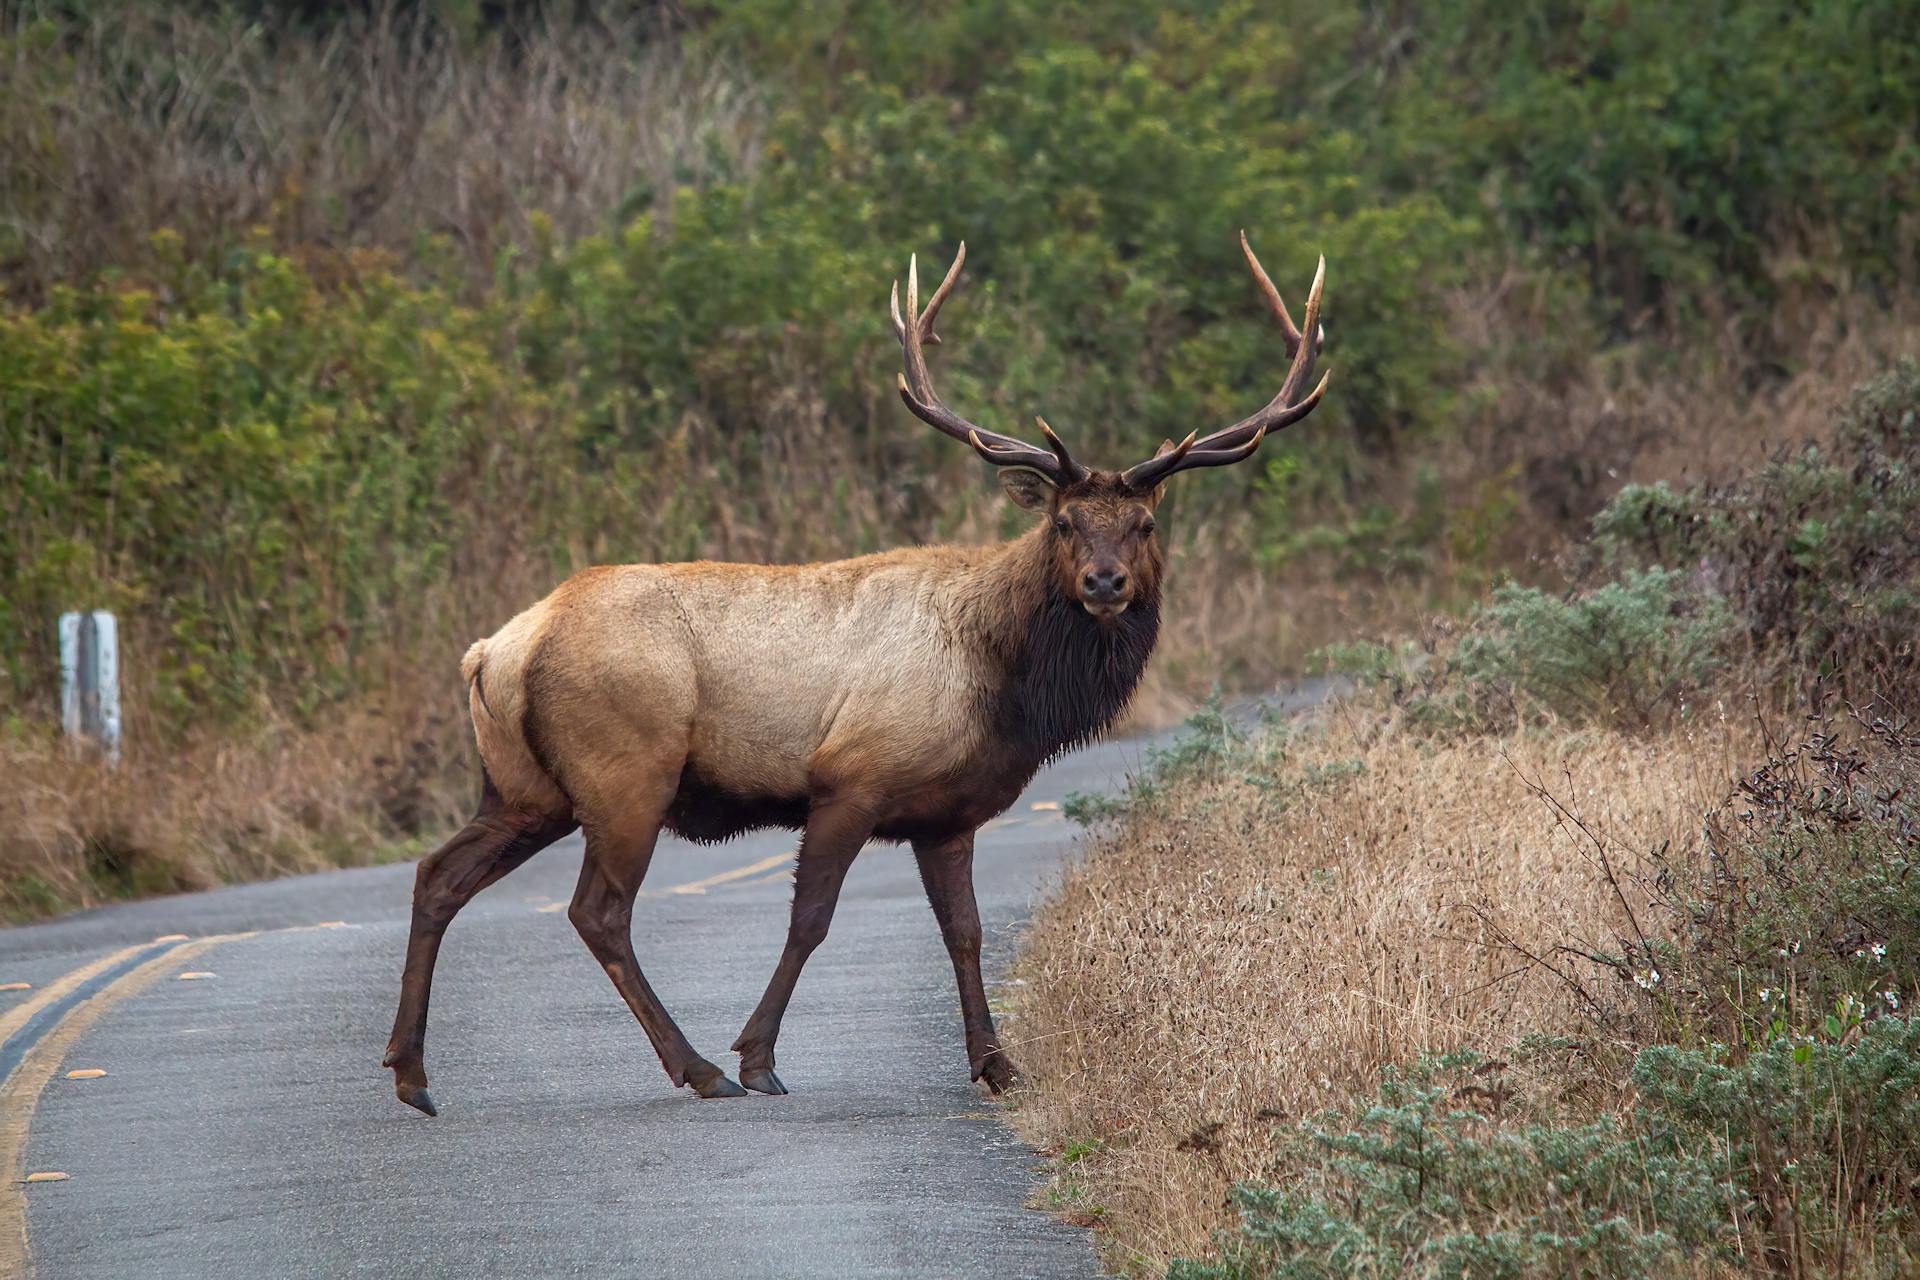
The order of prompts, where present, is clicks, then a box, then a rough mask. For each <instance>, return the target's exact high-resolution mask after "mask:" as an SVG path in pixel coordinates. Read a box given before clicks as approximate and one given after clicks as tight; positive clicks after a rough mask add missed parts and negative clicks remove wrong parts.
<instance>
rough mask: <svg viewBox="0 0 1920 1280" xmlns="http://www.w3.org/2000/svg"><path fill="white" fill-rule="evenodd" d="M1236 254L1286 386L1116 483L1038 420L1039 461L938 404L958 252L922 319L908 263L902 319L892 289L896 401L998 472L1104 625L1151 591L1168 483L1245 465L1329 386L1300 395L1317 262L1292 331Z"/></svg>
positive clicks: (1312, 335) (1313, 334) (1311, 347)
mask: <svg viewBox="0 0 1920 1280" xmlns="http://www.w3.org/2000/svg"><path fill="white" fill-rule="evenodd" d="M1240 249H1241V252H1242V253H1244V254H1246V258H1247V267H1248V268H1249V269H1250V270H1251V271H1252V272H1253V278H1254V281H1255V283H1256V284H1258V285H1259V287H1260V293H1261V296H1262V297H1263V298H1265V299H1266V302H1267V306H1268V308H1269V309H1270V310H1271V311H1272V312H1273V315H1274V319H1275V320H1276V321H1278V322H1279V325H1280V331H1281V334H1282V336H1283V337H1284V338H1285V339H1286V343H1287V354H1288V355H1289V356H1290V357H1292V361H1293V363H1292V365H1291V366H1290V367H1289V368H1288V370H1287V377H1286V381H1285V382H1283V383H1282V384H1281V385H1280V391H1279V393H1278V394H1277V395H1275V396H1274V397H1273V399H1271V400H1269V401H1268V402H1267V404H1266V407H1265V408H1263V409H1261V410H1259V411H1258V412H1257V413H1255V414H1253V415H1252V416H1250V417H1247V418H1242V419H1241V420H1240V421H1239V422H1236V423H1234V424H1233V425H1232V426H1230V427H1227V428H1225V429H1224V430H1220V431H1216V432H1214V433H1213V434H1212V435H1209V436H1207V437H1205V438H1204V439H1199V438H1196V437H1198V434H1199V433H1198V432H1189V433H1188V435H1187V438H1186V439H1184V440H1182V441H1181V442H1180V443H1178V444H1175V443H1173V442H1172V441H1165V442H1163V443H1162V444H1161V446H1160V448H1159V449H1158V451H1156V452H1155V453H1154V455H1153V456H1152V457H1151V458H1148V459H1147V460H1146V461H1145V462H1140V463H1136V464H1134V465H1133V466H1131V467H1128V468H1127V469H1126V470H1124V471H1101V470H1097V469H1091V468H1088V467H1084V466H1082V465H1080V464H1079V463H1077V462H1075V461H1074V460H1073V457H1072V455H1071V454H1069V453H1068V452H1067V446H1066V445H1065V444H1064V443H1062V442H1061V440H1060V437H1059V436H1058V435H1055V434H1054V431H1053V428H1051V427H1049V426H1048V425H1047V423H1046V420H1045V419H1044V418H1035V419H1034V422H1035V423H1036V424H1038V426H1039V428H1040V434H1041V435H1042V436H1044V437H1045V439H1046V442H1047V447H1046V448H1044V449H1042V448H1038V447H1037V446H1034V445H1031V444H1028V443H1026V442H1025V441H1023V440H1017V439H1015V438H1014V437H1012V436H1003V435H1001V434H999V433H998V432H994V431H988V430H986V429H985V428H983V427H977V426H975V425H973V424H972V423H971V422H968V421H967V420H966V419H964V418H962V417H960V416H959V415H958V414H956V413H954V412H953V411H952V410H951V409H949V408H947V406H946V405H944V404H942V403H941V401H940V397H939V396H938V395H936V394H935V392H934V389H933V379H932V376H931V375H930V374H929V373H928V372H927V357H926V353H925V352H924V351H922V350H921V348H922V347H923V346H937V345H939V342H940V339H939V337H938V336H937V335H935V333H934V331H933V323H934V320H935V319H936V318H937V317H938V315H939V314H940V306H941V304H942V303H944V302H945V301H946V300H947V295H948V294H949V293H951V292H952V291H953V286H954V283H955V282H956V281H957V280H958V279H959V278H960V268H961V265H962V264H963V263H965V262H966V260H967V246H966V244H965V243H962V244H961V245H960V251H959V252H958V253H957V254H955V255H954V259H953V265H952V266H951V267H949V268H948V269H947V276H946V279H944V280H942V281H941V282H940V287H939V288H938V289H936V290H934V293H933V297H932V298H931V299H929V300H928V302H927V305H926V307H925V308H924V309H922V308H921V306H920V276H919V269H918V264H917V262H916V261H915V260H914V259H909V260H908V263H907V310H906V315H905V316H904V317H903V316H902V315H901V312H900V282H899V281H897V280H896V281H894V285H893V327H894V330H895V331H896V332H897V333H898V334H899V335H900V350H901V353H902V355H903V356H904V358H905V362H906V369H905V371H904V372H903V373H902V374H901V375H900V379H899V382H900V398H901V399H902V400H904V401H906V404H907V408H909V409H911V410H913V412H914V414H915V415H916V416H918V417H919V418H920V419H922V420H923V421H925V422H927V423H929V424H930V425H932V426H933V427H935V428H937V429H938V430H940V431H942V432H945V433H946V434H947V435H950V436H952V437H953V438H954V439H956V440H964V441H966V442H967V443H968V444H969V445H972V446H973V449H974V452H976V453H978V454H979V455H980V456H981V457H983V458H985V459H986V460H987V461H988V462H990V463H992V464H993V465H994V466H996V467H1002V468H1005V470H1003V471H1002V472H1001V484H1002V485H1003V487H1004V488H1005V489H1006V492H1007V496H1008V497H1010V498H1012V499H1013V501H1014V502H1015V503H1017V504H1018V505H1020V506H1022V507H1025V508H1026V509H1027V510H1029V511H1036V512H1041V513H1044V514H1045V516H1046V518H1047V521H1048V524H1049V525H1050V527H1051V529H1052V535H1051V536H1052V538H1053V541H1054V562H1055V565H1056V569H1057V573H1058V575H1059V577H1058V583H1059V587H1060V590H1061V591H1062V592H1063V593H1064V594H1066V595H1067V596H1069V597H1075V598H1078V599H1079V601H1080V603H1081V604H1082V605H1083V606H1085V608H1086V610H1087V612H1089V613H1091V614H1092V615H1093V616H1094V617H1096V618H1099V619H1101V620H1103V621H1110V620H1112V619H1113V618H1117V617H1118V616H1119V615H1120V614H1122V613H1124V612H1125V611H1126V609H1127V606H1128V605H1129V604H1131V603H1132V602H1133V600H1134V598H1135V596H1136V594H1138V593H1141V592H1144V591H1150V590H1156V589H1157V587H1158V583H1159V575H1160V565H1161V560H1160V545H1159V540H1158V539H1157V538H1156V537H1155V533H1154V519H1153V512H1154V508H1155V507H1156V506H1158V505H1159V503H1160V498H1161V496H1162V494H1163V493H1165V491H1166V480H1167V477H1169V476H1171V475H1173V474H1174V473H1175V472H1176V471H1186V470H1189V469H1191V468H1194V467H1223V466H1226V465H1228V464H1229V463H1234V462H1239V461H1240V460H1242V459H1243V458H1250V457H1252V456H1253V454H1254V452H1255V451H1256V450H1258V449H1259V448H1260V442H1261V441H1262V440H1264V439H1265V438H1266V437H1267V436H1268V435H1269V434H1270V433H1272V432H1275V431H1279V430H1281V429H1283V428H1285V427H1290V426H1292V425H1293V424H1294V423H1296V422H1298V421H1299V420H1300V419H1302V418H1304V417H1306V416H1307V415H1308V414H1309V413H1311V412H1313V407H1314V406H1315V405H1317V404H1319V403H1320V397H1321V396H1322V395H1323V394H1325V392H1326V389H1327V377H1326V376H1323V377H1322V378H1321V379H1320V381H1319V383H1318V384H1317V385H1316V386H1315V387H1314V388H1313V390H1312V391H1311V392H1307V391H1306V387H1307V380H1308V379H1309V378H1310V377H1312V376H1313V363H1314V359H1315V357H1316V356H1318V355H1319V353H1320V343H1321V340H1322V337H1323V336H1324V335H1323V332H1322V330H1321V327H1320V288H1321V285H1322V284H1323V283H1324V282H1325V280H1326V275H1327V260H1326V259H1325V258H1322V259H1320V266H1319V269H1318V270H1317V271H1315V272H1314V276H1313V288H1312V289H1311V290H1310V291H1309V292H1308V294H1307V309H1306V315H1305V320H1306V324H1305V325H1304V327H1303V328H1295V327H1294V323H1293V317H1292V316H1291V315H1289V314H1288V313H1287V304H1286V303H1284V302H1282V301H1281V300H1280V291H1279V290H1278V289H1276V288H1274V287H1273V281H1272V280H1271V279H1269V278H1268V276H1267V273H1266V270H1265V269H1264V268H1263V267H1261V265H1260V260H1259V259H1258V258H1256V257H1255V256H1254V254H1253V247H1252V246H1251V245H1249V244H1248V243H1247V236H1246V233H1245V232H1244V231H1243V232H1241V233H1240ZM1303 392H1305V394H1304V395H1303V394H1302V393H1303Z"/></svg>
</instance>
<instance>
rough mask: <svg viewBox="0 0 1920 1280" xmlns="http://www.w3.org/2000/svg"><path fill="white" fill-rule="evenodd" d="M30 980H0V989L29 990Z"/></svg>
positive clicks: (30, 988) (31, 986)
mask: <svg viewBox="0 0 1920 1280" xmlns="http://www.w3.org/2000/svg"><path fill="white" fill-rule="evenodd" d="M31 990H33V984H32V983H31V982H0V991H31Z"/></svg>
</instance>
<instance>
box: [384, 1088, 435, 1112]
mask: <svg viewBox="0 0 1920 1280" xmlns="http://www.w3.org/2000/svg"><path fill="white" fill-rule="evenodd" d="M393 1092H394V1096H395V1097H397V1098H399V1099H400V1101H402V1102H404V1103H406V1104H407V1105H408V1106H410V1107H412V1108H413V1109H414V1110H415V1111H424V1112H425V1113H426V1114H428V1115H430V1116H437V1115H439V1114H440V1113H439V1112H438V1111H436V1110H434V1107H433V1095H431V1094H429V1093H428V1092H427V1087H426V1086H425V1085H423V1084H400V1083H397V1082H396V1083H395V1084H394V1086H393Z"/></svg>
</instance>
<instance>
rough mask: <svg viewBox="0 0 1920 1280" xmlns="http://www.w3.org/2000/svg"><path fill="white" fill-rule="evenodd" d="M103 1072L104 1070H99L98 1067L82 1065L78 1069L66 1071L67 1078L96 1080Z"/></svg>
mask: <svg viewBox="0 0 1920 1280" xmlns="http://www.w3.org/2000/svg"><path fill="white" fill-rule="evenodd" d="M105 1074H107V1073H106V1072H104V1071H102V1070H101V1069H100V1068H98V1067H82V1068H80V1069H79V1070H78V1071H69V1072H67V1079H69V1080H98V1079H99V1078H100V1077H101V1076H104V1075H105Z"/></svg>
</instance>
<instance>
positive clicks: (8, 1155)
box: [0, 933, 253, 1277]
mask: <svg viewBox="0 0 1920 1280" xmlns="http://www.w3.org/2000/svg"><path fill="white" fill-rule="evenodd" d="M251 936H253V935H252V934H247V933H228V934H220V935H216V936H214V937H211V938H201V939H199V940H198V941H196V942H188V943H185V944H183V945H181V946H177V947H171V948H169V949H168V950H166V951H163V952H161V953H160V954H159V955H157V956H154V957H153V958H152V959H151V960H148V961H147V962H146V963H145V964H142V965H139V966H137V967H135V968H133V969H131V970H129V971H128V972H126V973H124V974H121V975H120V976H119V977H118V978H116V979H114V980H113V981H112V982H110V983H108V984H107V985H106V986H105V987H102V988H101V989H100V990H99V991H96V992H94V993H93V994H92V995H91V996H88V997H87V998H86V999H84V1000H82V1001H80V1002H79V1003H78V1004H76V1005H74V1006H73V1008H71V1009H69V1010H68V1011H67V1013H66V1016H65V1017H63V1018H61V1019H60V1021H59V1022H57V1023H55V1024H54V1025H53V1026H52V1027H51V1028H49V1029H48V1030H47V1032H46V1034H44V1035H42V1036H41V1037H40V1039H39V1040H37V1041H35V1042H34V1045H33V1047H32V1048H30V1049H28V1050H27V1053H26V1056H25V1057H23V1058H22V1059H21V1060H20V1065H19V1066H17V1067H15V1068H14V1069H13V1073H12V1074H11V1075H9V1076H8V1077H7V1078H6V1080H5V1081H4V1082H0V1275H9V1276H22V1277H25V1276H30V1275H32V1274H33V1254H32V1252H31V1250H30V1249H29V1248H28V1245H27V1196H26V1182H25V1178H26V1156H27V1135H28V1131H29V1129H30V1128H31V1126H32V1123H33V1112H34V1108H35V1106H36V1105H37V1104H38V1103H39V1101H40V1094H41V1092H42V1091H43V1090H44V1089H45V1088H46V1087H47V1082H48V1081H49V1080H51V1079H52V1078H53V1076H54V1073H55V1072H56V1071H58V1070H59V1069H60V1062H61V1060H62V1059H63V1058H65V1057H66V1055H67V1051H68V1050H69V1049H71V1048H72V1047H73V1044H74V1042H75V1041H76V1040H78V1039H79V1038H80V1037H81V1035H83V1034H84V1033H85V1032H86V1030H87V1028H88V1027H91V1026H92V1025H93V1024H94V1022H95V1021H96V1020H98V1019H99V1017H100V1015H101V1014H103V1013H105V1012H106V1011H107V1010H108V1009H111V1008H112V1007H113V1006H114V1005H116V1004H118V1003H119V1002H120V1001H122V1000H124V999H126V998H127V997H128V996H131V995H134V994H137V993H138V992H140V991H141V990H143V989H144V988H146V987H148V986H150V985H151V984H152V983H153V981H154V980H155V979H156V978H158V977H159V976H160V975H161V974H162V973H164V972H166V971H167V970H169V969H174V968H178V967H179V966H180V964H181V963H182V962H184V961H187V960H191V959H193V958H194V957H195V956H198V955H200V954H201V953H203V952H205V951H208V950H211V949H212V948H213V947H215V946H217V945H219V944H220V943H222V942H230V941H232V940H233V939H235V938H247V937H251ZM152 945H153V944H152V943H142V944H141V945H140V946H137V947H128V948H126V949H124V950H121V951H116V952H114V953H113V954H112V955H110V956H107V957H105V958H103V959H100V960H96V961H94V962H93V963H92V964H89V965H83V966H82V967H80V968H78V969H75V970H74V971H73V972H72V973H68V974H65V975H62V976H61V977H60V978H57V979H55V980H54V981H53V982H52V983H49V984H48V986H47V987H46V989H45V990H44V991H43V992H42V993H41V996H42V999H41V1002H40V1005H39V1006H37V1007H44V1005H45V1004H46V1003H47V1002H48V1001H50V1000H56V999H59V998H60V996H62V995H64V994H65V993H67V992H70V991H72V990H73V989H74V988H75V987H77V986H79V985H80V984H81V983H83V982H85V981H86V980H87V979H88V978H91V977H93V976H94V975H95V974H98V973H101V972H103V971H104V970H106V969H109V968H111V967H113V966H114V965H115V964H118V963H119V962H120V961H122V960H125V959H126V958H127V957H128V956H130V955H132V954H134V953H135V952H137V951H142V950H144V949H145V948H147V947H149V946H152ZM20 1012H21V1010H20V1009H18V1008H16V1009H12V1010H9V1011H8V1013H9V1017H8V1019H7V1020H5V1021H0V1026H4V1027H5V1028H6V1035H11V1034H13V1032H14V1031H17V1030H19V1028H20V1026H21V1024H22V1023H24V1022H25V1021H26V1018H19V1019H13V1018H12V1017H11V1015H13V1014H17V1013H20ZM27 1016H28V1017H31V1016H32V1011H29V1012H28V1014H27ZM3 1041H4V1037H0V1042H3Z"/></svg>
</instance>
